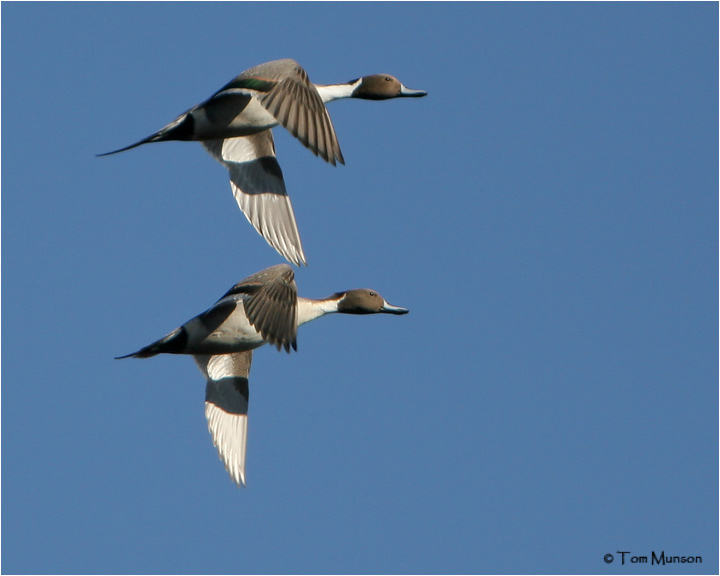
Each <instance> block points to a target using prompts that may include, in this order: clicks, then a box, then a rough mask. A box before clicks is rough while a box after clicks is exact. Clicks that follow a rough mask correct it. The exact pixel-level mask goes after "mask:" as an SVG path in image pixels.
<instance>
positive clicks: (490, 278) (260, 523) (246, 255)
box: [2, 2, 718, 574]
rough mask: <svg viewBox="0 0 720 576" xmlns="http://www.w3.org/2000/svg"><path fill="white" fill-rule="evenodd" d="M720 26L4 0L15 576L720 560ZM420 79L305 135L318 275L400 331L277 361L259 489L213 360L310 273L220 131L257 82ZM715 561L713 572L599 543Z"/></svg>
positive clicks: (482, 10) (332, 332)
mask: <svg viewBox="0 0 720 576" xmlns="http://www.w3.org/2000/svg"><path fill="white" fill-rule="evenodd" d="M717 22H718V6H717V4H716V3H661V4H656V3H633V4H626V3H609V4H594V3H591V4H586V3H582V4H547V3H538V4H514V3H509V4H506V3H503V4H474V3H462V4H450V5H448V4H439V3H423V4H411V3H400V4H362V5H361V4H347V3H340V4H335V3H323V4H307V3H300V4H273V3H261V4H247V3H219V4H206V3H203V4H202V5H200V4H194V3H183V4H173V3H153V4H146V3H131V4H114V3H87V4H86V3H83V4H74V3H60V4H50V3H43V4H39V3H7V2H4V3H3V5H2V54H3V56H2V88H3V90H2V136H3V139H2V144H3V146H2V152H3V154H2V209H3V210H2V264H3V272H4V274H3V282H2V296H3V299H2V332H3V336H4V338H3V339H2V359H3V363H2V369H3V370H2V376H3V378H2V569H3V572H5V573H106V572H110V573H284V572H292V573H329V574H334V573H346V572H349V573H438V572H439V573H463V572H471V573H559V574H561V573H598V574H606V573H607V574H644V573H653V572H661V573H717V570H718V322H717V320H718V296H717V295H718V26H717ZM286 57H291V58H294V59H296V60H298V61H299V62H300V63H301V64H302V65H303V66H304V67H305V68H306V70H307V71H308V73H309V75H310V78H311V79H312V80H313V81H315V82H318V83H333V82H344V81H347V80H350V79H353V78H357V77H358V76H361V75H364V74H371V73H380V72H382V73H390V74H394V75H396V76H397V77H399V78H400V79H401V80H402V81H403V82H404V83H405V84H407V85H408V86H410V87H412V88H419V89H425V90H428V92H429V96H428V97H426V98H423V99H411V100H410V99H409V100H395V101H389V102H365V101H342V102H336V103H333V104H331V105H330V113H331V115H332V118H333V122H334V124H335V128H336V130H337V133H338V138H339V141H340V144H341V146H342V151H343V154H344V156H345V159H346V161H347V165H346V166H341V167H337V168H333V167H331V166H329V165H327V164H326V163H324V162H322V161H321V160H319V159H317V158H315V157H314V156H313V155H312V154H311V153H310V152H308V151H307V150H306V149H304V148H303V147H302V146H301V145H300V144H299V143H298V142H297V141H295V140H294V139H293V138H292V137H291V136H289V135H288V134H287V133H285V132H284V131H283V130H281V129H276V131H275V135H276V145H277V153H278V158H279V160H280V163H281V165H282V168H283V171H284V174H285V179H286V182H287V186H288V189H289V192H290V194H291V197H292V198H293V203H294V207H295V212H296V216H297V220H298V224H299V227H300V232H301V235H302V238H303V243H304V247H305V251H306V254H307V256H308V260H309V267H308V268H303V269H300V270H297V274H296V278H297V282H298V286H299V290H300V293H301V294H302V295H305V296H309V297H324V296H327V295H329V294H331V293H333V292H335V291H338V290H343V289H348V288H355V287H370V288H374V289H376V290H378V291H380V292H381V293H382V294H383V295H384V296H385V297H386V298H387V299H388V300H389V301H390V302H392V303H393V304H397V305H400V306H406V307H408V308H409V309H410V314H409V315H407V316H402V317H395V316H369V317H344V316H334V317H330V318H326V319H323V320H320V321H318V322H315V323H312V324H309V325H307V326H304V327H303V328H302V329H301V332H300V334H299V339H298V348H299V350H298V352H297V353H294V354H292V355H286V354H284V353H283V354H279V353H277V352H276V351H275V350H274V349H271V348H269V347H265V348H263V349H261V350H259V351H258V352H257V353H256V354H255V358H254V363H253V369H252V373H251V378H250V386H251V398H250V417H249V427H250V429H249V446H248V464H247V479H248V486H247V488H246V489H244V490H240V489H238V488H237V487H235V486H234V485H233V484H232V482H231V481H230V480H229V478H228V476H227V474H226V473H225V471H224V470H223V467H222V464H221V463H220V461H219V460H218V458H217V454H216V452H215V449H214V448H213V447H212V444H211V440H210V436H209V434H208V432H207V428H206V423H205V419H204V414H203V399H204V382H203V380H202V377H201V375H200V373H199V371H198V370H197V369H196V368H195V366H194V364H193V362H192V361H191V360H190V359H189V358H184V357H157V358H152V359H149V360H123V361H116V360H113V357H114V356H117V355H120V354H127V353H129V352H132V351H134V350H136V349H138V348H139V347H141V346H144V345H146V344H148V343H150V342H151V341H153V340H155V339H156V338H158V337H160V336H162V335H164V334H166V333H167V332H168V331H170V330H171V329H173V328H175V327H176V326H178V325H179V324H181V323H182V322H184V321H186V320H187V319H189V318H190V317H192V316H194V315H195V314H197V313H199V312H201V311H203V310H204V309H206V308H207V307H209V306H210V305H211V304H212V303H213V302H214V301H215V300H216V299H217V298H218V297H220V296H221V295H222V294H223V293H224V292H225V291H226V290H227V289H228V288H229V287H230V286H231V285H232V284H234V283H235V282H237V281H238V280H240V279H242V278H245V277H246V276H248V275H249V274H252V273H254V272H256V271H258V270H261V269H263V268H265V267H267V266H270V265H273V264H276V263H279V262H280V261H281V259H280V257H279V256H278V255H277V254H276V253H275V252H274V251H273V250H272V249H271V248H270V247H269V246H268V245H267V244H266V243H265V242H264V241H263V240H262V239H261V238H260V237H259V236H258V235H257V234H256V233H255V231H254V230H253V229H252V228H251V226H250V225H249V224H248V223H247V222H246V220H245V218H244V216H243V215H242V214H241V213H240V212H239V210H238V209H237V208H236V205H235V201H234V200H233V198H232V195H231V192H230V187H229V184H228V181H227V175H226V172H225V170H224V169H223V168H222V167H221V166H220V165H218V164H217V163H216V162H214V161H213V160H212V159H211V158H210V157H209V156H208V155H207V154H206V153H205V152H204V151H203V150H202V147H201V146H200V145H199V144H197V143H164V144H153V145H148V146H144V147H142V148H138V149H136V150H132V151H129V152H126V153H123V154H120V155H117V156H112V157H108V158H96V157H95V154H97V153H100V152H106V151H108V150H113V149H115V148H118V147H121V146H124V145H127V144H130V143H132V142H134V141H136V140H138V139H140V138H142V137H144V136H146V135H148V134H150V133H152V132H153V131H155V130H157V129H158V128H160V127H162V126H163V125H165V124H166V123H167V122H169V121H170V120H172V119H173V118H175V116H176V115H177V114H179V113H181V112H183V111H184V110H186V109H187V108H189V107H190V106H192V105H194V104H196V103H198V102H200V101H202V100H204V99H205V98H206V97H208V96H209V95H210V94H212V93H213V92H214V91H215V90H216V89H218V88H219V87H220V86H222V85H223V84H224V83H226V82H227V81H228V80H230V79H231V78H232V77H233V76H235V75H236V74H237V73H239V72H241V71H242V70H244V69H246V68H249V67H251V66H253V65H256V64H259V63H261V62H266V61H269V60H273V59H276V58H286ZM662 550H664V551H665V552H666V554H673V555H685V556H688V555H692V556H698V555H699V556H702V558H703V563H702V565H695V566H691V565H682V566H672V567H657V566H654V567H653V566H650V565H646V566H640V565H625V566H623V565H621V563H620V559H619V557H618V558H616V560H615V562H614V563H612V564H606V563H605V562H603V556H604V555H605V554H607V553H612V554H614V555H616V556H618V555H617V551H629V552H631V554H632V555H638V556H641V555H648V556H649V555H650V554H651V552H652V551H656V552H658V553H659V552H660V551H662Z"/></svg>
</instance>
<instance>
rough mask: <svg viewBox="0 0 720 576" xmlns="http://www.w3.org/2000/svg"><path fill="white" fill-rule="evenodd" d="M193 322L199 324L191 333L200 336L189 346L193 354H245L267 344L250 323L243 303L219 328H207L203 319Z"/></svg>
mask: <svg viewBox="0 0 720 576" xmlns="http://www.w3.org/2000/svg"><path fill="white" fill-rule="evenodd" d="M192 322H197V324H196V326H194V327H192V330H190V333H191V334H194V335H197V336H198V337H197V339H195V341H194V342H191V343H190V345H189V348H190V349H191V350H192V353H193V354H228V353H231V352H245V351H247V350H254V349H255V348H259V347H260V346H262V345H263V344H265V340H263V338H262V336H260V334H259V333H258V332H257V330H255V328H253V327H252V326H251V325H250V322H248V319H247V317H246V316H245V309H244V308H243V305H242V302H238V303H237V304H236V307H235V311H234V312H233V313H232V314H230V316H228V317H227V318H226V319H225V320H224V321H223V322H222V324H220V325H219V326H217V327H209V326H207V325H206V321H204V320H203V319H202V318H201V317H198V318H195V319H193V320H192ZM203 328H204V330H203ZM210 330H212V331H210Z"/></svg>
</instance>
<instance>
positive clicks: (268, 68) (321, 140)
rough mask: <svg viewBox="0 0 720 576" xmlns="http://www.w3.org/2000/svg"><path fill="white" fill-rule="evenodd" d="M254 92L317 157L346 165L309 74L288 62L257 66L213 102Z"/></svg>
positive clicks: (228, 85) (223, 90) (230, 83)
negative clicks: (248, 91)
mask: <svg viewBox="0 0 720 576" xmlns="http://www.w3.org/2000/svg"><path fill="white" fill-rule="evenodd" d="M246 90H253V91H254V92H255V93H256V98H257V100H258V102H260V104H262V106H263V107H264V108H265V109H266V110H267V111H268V112H270V114H272V115H273V116H274V117H275V119H276V120H277V121H278V122H279V123H280V124H282V125H283V126H284V127H285V128H287V130H288V131H289V132H290V133H291V134H292V135H293V136H295V137H296V138H297V139H298V140H300V142H302V143H303V145H304V146H306V147H307V148H308V149H310V151H311V152H312V153H313V154H315V155H316V156H320V157H321V158H322V159H323V160H325V161H327V162H329V163H330V164H332V165H333V166H335V164H336V161H337V162H340V163H341V164H344V163H345V159H344V158H343V155H342V152H341V151H340V144H338V141H337V136H336V134H335V128H334V127H333V124H332V120H331V119H330V115H329V114H328V111H327V108H325V104H324V103H323V101H322V98H320V94H319V93H318V91H317V88H315V85H314V84H313V83H312V82H310V79H309V78H308V75H307V72H305V70H304V69H303V67H302V66H300V64H298V63H297V62H295V60H291V59H289V58H286V59H283V60H274V61H272V62H266V63H264V64H260V65H258V66H254V67H253V68H250V69H248V70H245V72H242V73H241V74H239V75H238V76H236V77H235V78H234V79H233V80H231V81H230V82H228V83H227V84H226V85H225V86H223V87H222V88H221V89H220V90H218V91H217V92H216V93H215V95H214V96H213V98H215V97H219V96H223V95H226V94H228V95H229V94H233V93H235V92H237V91H240V92H243V91H246Z"/></svg>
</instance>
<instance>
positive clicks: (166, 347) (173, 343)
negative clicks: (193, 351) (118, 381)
mask: <svg viewBox="0 0 720 576" xmlns="http://www.w3.org/2000/svg"><path fill="white" fill-rule="evenodd" d="M187 340H188V334H187V330H185V328H183V327H182V326H181V327H180V328H176V329H175V330H173V331H172V332H170V334H168V335H167V336H165V337H164V338H161V339H160V340H158V341H157V342H153V343H152V344H149V345H148V346H145V348H141V349H140V350H138V351H137V352H133V353H131V354H125V356H115V360H122V359H123V358H150V357H151V356H155V355H157V354H183V353H184V352H185V346H186V345H187Z"/></svg>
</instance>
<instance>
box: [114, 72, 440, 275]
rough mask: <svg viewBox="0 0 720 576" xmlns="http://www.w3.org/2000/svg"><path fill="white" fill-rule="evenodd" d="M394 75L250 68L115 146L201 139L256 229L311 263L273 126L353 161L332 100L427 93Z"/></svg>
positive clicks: (320, 152)
mask: <svg viewBox="0 0 720 576" xmlns="http://www.w3.org/2000/svg"><path fill="white" fill-rule="evenodd" d="M426 94H427V92H425V91H424V90H412V89H410V88H407V87H406V86H404V85H403V84H402V82H400V81H399V80H398V79H397V78H395V77H394V76H390V75H388V74H374V75H372V76H364V77H362V78H357V79H355V80H351V81H350V82H346V83H344V84H332V85H321V84H313V83H312V82H310V80H309V79H308V75H307V73H306V72H305V70H304V69H303V68H302V67H301V66H300V65H299V64H298V63H297V62H295V61H294V60H290V59H284V60H275V61H273V62H266V63H265V64H260V65H259V66H255V67H254V68H250V69H249V70H246V71H245V72H243V73H241V74H240V75H238V76H236V77H235V78H234V79H233V80H231V81H230V82H228V83H227V84H226V85H225V86H223V87H222V88H221V89H220V90H218V91H217V92H215V94H213V95H212V96H211V97H210V98H209V99H208V100H206V101H205V102H203V103H201V104H198V105H197V106H194V107H193V108H191V109H190V110H188V111H187V112H185V113H183V114H181V115H180V116H178V117H177V118H176V119H175V120H173V121H172V122H170V124H168V125H167V126H165V127H164V128H161V129H160V130H158V131H157V132H156V133H155V134H152V135H151V136H148V137H147V138H144V139H143V140H140V141H139V142H136V143H135V144H131V145H130V146H126V147H125V148H120V149H119V150H114V151H113V152H107V153H105V154H100V156H107V155H109V154H115V153H117V152H122V151H124V150H129V149H131V148H135V147H136V146H140V145H141V144H147V143H149V142H164V141H166V140H199V141H201V142H202V143H203V145H204V146H205V148H206V149H207V150H208V152H209V153H210V154H211V155H212V156H213V157H214V158H215V159H216V160H218V161H219V162H221V163H222V164H223V165H225V167H226V168H227V169H228V170H229V172H230V185H231V188H232V191H233V195H234V196H235V200H236V201H237V203H238V206H240V209H241V210H242V211H243V212H244V214H245V216H246V217H247V219H248V220H249V221H250V223H251V224H252V225H253V226H254V227H255V229H256V230H257V231H258V232H259V233H260V234H261V235H262V236H263V237H264V238H265V239H266V240H267V242H268V243H269V244H270V245H271V246H272V247H273V248H275V250H277V251H278V252H279V253H280V254H281V255H282V256H283V257H284V258H286V259H287V260H288V261H289V262H292V263H293V264H297V265H300V264H301V263H302V264H307V260H306V258H305V253H304V251H303V248H302V243H301V241H300V234H299V232H298V228H297V223H296V222H295V214H294V212H293V208H292V204H291V203H290V198H289V197H288V195H287V190H286V189H285V181H284V180H283V175H282V170H280V165H279V164H278V161H277V159H276V157H275V143H274V141H273V136H272V132H271V129H272V128H273V127H274V126H277V125H278V124H282V125H283V126H284V127H285V128H287V129H288V130H289V131H290V133H291V134H292V135H293V136H295V137H296V138H298V140H300V142H302V144H303V145H304V146H306V147H307V148H309V149H310V150H311V151H312V153H313V154H315V155H317V156H320V157H322V158H323V159H324V160H326V161H327V162H329V163H330V164H332V165H335V164H336V162H340V163H341V164H344V163H345V160H344V158H343V155H342V152H341V151H340V145H339V144H338V141H337V136H336V135H335V129H334V128H333V125H332V121H331V120H330V115H329V114H328V112H327V109H326V108H325V105H324V104H325V103H327V102H331V101H333V100H340V99H342V98H361V99H365V100H387V99H390V98H401V97H418V96H425V95H426Z"/></svg>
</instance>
